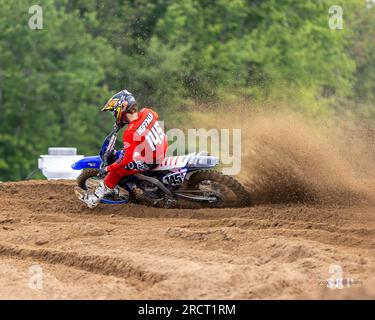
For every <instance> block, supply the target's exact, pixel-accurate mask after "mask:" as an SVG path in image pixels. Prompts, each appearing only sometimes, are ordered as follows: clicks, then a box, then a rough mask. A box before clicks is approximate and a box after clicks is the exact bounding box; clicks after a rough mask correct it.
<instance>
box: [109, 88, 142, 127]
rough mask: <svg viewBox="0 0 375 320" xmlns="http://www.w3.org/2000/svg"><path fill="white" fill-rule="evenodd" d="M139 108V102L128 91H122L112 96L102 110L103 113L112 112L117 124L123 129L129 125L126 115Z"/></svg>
mask: <svg viewBox="0 0 375 320" xmlns="http://www.w3.org/2000/svg"><path fill="white" fill-rule="evenodd" d="M136 107H137V101H136V100H135V98H134V96H133V94H132V93H130V92H129V91H128V90H125V89H124V90H121V91H120V92H117V93H116V94H115V95H114V96H112V97H111V98H110V99H109V100H108V101H107V103H106V104H105V105H104V107H103V108H102V111H112V112H113V116H114V117H115V121H116V124H117V125H118V126H120V127H122V126H123V125H124V124H127V123H129V121H128V118H127V117H126V113H127V112H129V111H130V110H131V109H134V108H136Z"/></svg>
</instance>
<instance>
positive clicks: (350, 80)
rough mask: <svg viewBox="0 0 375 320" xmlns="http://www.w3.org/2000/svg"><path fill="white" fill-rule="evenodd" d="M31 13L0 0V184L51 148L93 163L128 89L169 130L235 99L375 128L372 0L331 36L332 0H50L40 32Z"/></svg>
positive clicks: (355, 3) (353, 2)
mask: <svg viewBox="0 0 375 320" xmlns="http://www.w3.org/2000/svg"><path fill="white" fill-rule="evenodd" d="M33 4H34V3H32V2H31V1H28V0H18V1H10V0H0V8H1V14H0V30H1V32H0V180H17V179H23V178H25V177H26V175H27V174H28V173H29V172H30V171H31V170H32V169H34V168H35V167H36V159H37V157H38V155H40V154H43V153H45V152H46V150H47V148H48V147H49V146H76V147H78V149H79V152H80V153H83V154H90V153H95V152H96V150H97V148H98V147H99V145H100V143H101V140H102V138H103V137H104V136H105V135H106V133H107V132H108V131H109V128H110V127H111V126H112V120H111V118H110V116H109V115H101V114H100V113H99V112H98V110H99V108H98V107H99V106H100V105H101V104H102V103H104V102H105V100H106V99H107V98H108V97H109V96H110V95H111V94H113V93H114V92H116V91H118V90H120V89H122V88H127V89H129V90H130V91H132V92H133V93H134V94H135V95H136V98H137V100H138V101H139V102H140V104H145V105H150V106H152V107H154V108H155V109H157V110H158V112H159V113H160V114H161V116H162V117H163V118H165V119H166V120H167V121H168V123H169V126H171V125H178V124H179V123H181V122H182V121H184V120H185V119H186V109H187V108H190V109H195V108H199V106H200V105H202V104H207V103H208V104H210V103H211V104H212V103H215V104H217V103H221V104H222V105H224V106H225V105H228V104H230V103H233V102H234V101H236V100H238V99H242V100H245V101H248V102H249V103H248V105H251V104H252V102H259V101H262V100H265V99H266V100H268V101H272V102H273V103H271V104H267V105H271V106H272V108H277V104H278V103H279V104H280V105H281V104H282V105H286V104H288V103H289V105H292V106H293V108H295V109H297V110H300V111H301V112H303V113H305V114H306V115H308V116H311V117H329V116H330V115H332V114H334V113H340V112H341V113H344V112H346V111H347V110H348V109H350V112H351V113H352V114H353V115H355V116H356V115H357V116H362V117H372V118H373V119H375V111H374V103H375V85H374V83H375V62H374V59H373V57H374V56H375V43H374V41H373V39H374V38H375V34H374V28H373V27H372V26H374V25H375V14H374V12H375V7H374V6H373V5H371V3H370V2H368V4H367V5H366V2H365V0H347V1H345V3H344V4H342V6H343V9H344V29H343V30H330V29H329V27H328V19H329V14H328V8H329V7H330V6H331V5H334V4H336V1H330V0H321V1H313V0H311V1H293V0H282V1H280V0H277V1H276V0H263V1H260V0H217V1H212V0H154V1H148V0H96V1H84V0H43V1H39V5H40V6H41V7H42V8H43V19H44V21H43V29H42V30H32V29H30V28H29V27H28V20H29V18H30V17H31V14H29V13H28V10H29V7H30V6H31V5H33ZM275 101H276V102H277V103H274V102H275ZM342 101H345V103H342ZM281 102H282V103H281ZM254 105H255V103H254ZM348 105H355V106H356V108H350V107H347V106H348ZM343 106H345V108H346V109H345V110H344V109H343Z"/></svg>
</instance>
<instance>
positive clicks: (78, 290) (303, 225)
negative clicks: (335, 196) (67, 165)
mask: <svg viewBox="0 0 375 320" xmlns="http://www.w3.org/2000/svg"><path fill="white" fill-rule="evenodd" d="M73 184H74V183H73V182H61V181H57V182H47V181H33V182H18V183H1V184H0V273H1V277H0V298H2V299H4V298H16V299H53V298H57V299H66V298H73V299H75V298H89V299H92V298H93V299H102V298H104V299H107V298H114V299H118V298H119V299H143V298H145V299H148V298H153V299H164V298H167V299H168V298H169V299H185V298H186V299H226V298H230V299H257V298H261V299H265V298H271V299H275V298H276V299H278V298H343V297H346V298H375V289H373V288H374V286H373V284H374V283H375V281H374V280H375V277H374V268H375V254H374V253H375V215H374V213H375V207H373V206H369V205H361V206H351V207H343V206H342V207H337V206H336V207H335V206H318V205H311V206H305V205H291V204H289V205H288V204H285V205H258V206H255V207H252V208H239V209H238V208H237V209H220V210H215V209H199V210H192V209H168V210H167V209H155V208H150V207H144V206H136V205H128V206H122V207H113V206H103V205H101V206H100V207H99V208H97V209H95V210H93V211H90V210H88V209H86V208H84V207H83V205H82V204H81V203H79V202H78V201H77V200H76V198H75V196H74V193H73V191H72V186H73ZM36 264H37V265H40V266H41V267H42V270H43V288H42V289H30V288H29V287H28V284H29V280H30V276H31V274H30V273H29V267H30V266H32V265H36ZM332 264H339V265H341V266H342V268H343V272H344V274H343V276H344V278H347V277H350V278H354V279H357V280H360V281H361V284H354V285H353V286H352V287H350V288H344V289H342V290H331V289H328V288H326V287H324V284H322V283H321V281H324V280H326V279H328V278H329V276H330V274H329V273H328V268H329V266H330V265H332Z"/></svg>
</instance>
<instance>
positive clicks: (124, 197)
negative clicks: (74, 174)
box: [77, 169, 136, 203]
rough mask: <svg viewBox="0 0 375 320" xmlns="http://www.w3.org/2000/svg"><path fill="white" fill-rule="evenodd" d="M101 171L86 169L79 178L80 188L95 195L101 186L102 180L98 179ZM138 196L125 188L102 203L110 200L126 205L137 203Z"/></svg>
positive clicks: (107, 197)
mask: <svg viewBox="0 0 375 320" xmlns="http://www.w3.org/2000/svg"><path fill="white" fill-rule="evenodd" d="M98 173H99V170H97V169H86V170H83V171H82V173H81V174H80V175H79V176H78V178H77V184H78V186H79V187H80V188H81V189H83V190H86V191H88V192H90V193H93V192H94V191H95V190H96V188H97V187H98V186H99V183H100V179H99V177H98ZM135 199H136V195H135V192H134V191H130V192H129V191H128V190H126V189H125V188H119V193H118V194H110V195H108V196H106V197H105V198H104V199H103V200H104V201H103V200H102V202H105V200H108V201H109V202H113V203H116V202H118V203H125V202H135Z"/></svg>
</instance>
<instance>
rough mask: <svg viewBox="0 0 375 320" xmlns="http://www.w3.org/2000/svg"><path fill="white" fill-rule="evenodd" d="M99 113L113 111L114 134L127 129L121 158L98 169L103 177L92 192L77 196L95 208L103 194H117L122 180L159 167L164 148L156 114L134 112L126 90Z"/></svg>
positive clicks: (132, 100)
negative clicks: (124, 127)
mask: <svg viewBox="0 0 375 320" xmlns="http://www.w3.org/2000/svg"><path fill="white" fill-rule="evenodd" d="M102 111H112V112H113V115H114V117H115V128H116V129H115V131H116V133H117V131H118V130H120V129H121V128H122V127H123V126H124V125H126V124H127V125H128V127H127V128H126V130H124V134H123V141H124V150H123V154H122V156H121V157H120V158H119V159H118V160H117V161H116V162H114V163H113V164H111V165H108V166H104V167H102V168H101V170H100V174H99V176H101V177H103V176H104V175H105V178H104V179H102V180H100V184H99V187H98V188H97V189H96V190H95V191H94V193H81V194H80V199H81V200H82V201H83V202H84V203H86V205H87V206H88V207H89V208H94V207H96V206H97V205H98V204H99V202H100V200H101V199H103V198H104V197H105V196H106V195H108V194H111V193H116V192H117V193H118V187H117V183H118V182H119V181H120V180H121V179H122V178H123V177H125V176H129V175H132V174H136V173H140V172H144V171H147V170H150V169H152V168H154V167H156V166H157V165H158V164H160V163H161V162H162V161H163V159H164V158H165V155H166V152H167V148H168V141H167V137H166V135H165V133H164V130H163V129H162V127H161V126H160V124H159V122H158V114H157V113H156V112H155V111H153V110H151V109H149V108H143V109H141V110H140V111H138V108H137V101H136V100H135V98H134V96H133V95H132V93H130V92H129V91H127V90H121V91H120V92H118V93H116V94H115V95H114V96H112V97H111V98H110V99H109V100H108V101H107V103H106V104H105V105H104V107H103V108H102ZM110 152H112V150H110ZM82 191H83V190H82Z"/></svg>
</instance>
